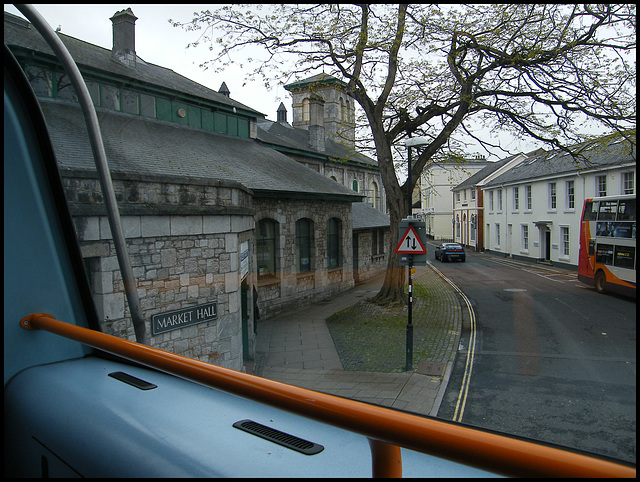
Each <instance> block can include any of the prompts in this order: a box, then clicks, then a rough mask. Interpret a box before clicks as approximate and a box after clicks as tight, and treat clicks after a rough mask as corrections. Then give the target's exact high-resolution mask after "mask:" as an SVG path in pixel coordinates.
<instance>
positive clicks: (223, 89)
mask: <svg viewBox="0 0 640 482" xmlns="http://www.w3.org/2000/svg"><path fill="white" fill-rule="evenodd" d="M218 94H222V95H224V96H225V97H231V91H230V90H229V87H227V84H226V82H223V83H222V85H221V86H220V88H219V89H218Z"/></svg>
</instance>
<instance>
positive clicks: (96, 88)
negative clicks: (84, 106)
mask: <svg viewBox="0 0 640 482" xmlns="http://www.w3.org/2000/svg"><path fill="white" fill-rule="evenodd" d="M85 83H86V84H87V89H89V95H90V96H91V100H92V101H93V105H95V106H99V105H100V84H98V83H97V82H94V81H93V80H87V81H86V82H85Z"/></svg>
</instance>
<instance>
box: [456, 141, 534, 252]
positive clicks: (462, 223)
mask: <svg viewBox="0 0 640 482" xmlns="http://www.w3.org/2000/svg"><path fill="white" fill-rule="evenodd" d="M539 151H540V152H538V151H535V153H531V154H522V153H520V154H516V155H513V156H510V157H507V158H506V159H502V160H500V161H498V162H493V163H491V164H489V165H488V166H486V167H484V168H483V169H481V170H480V171H478V172H476V173H475V174H474V175H473V176H471V177H470V178H468V179H466V180H465V181H463V182H461V183H460V184H458V185H457V186H456V187H455V188H453V217H454V225H453V228H454V241H456V242H457V243H460V244H462V245H464V246H468V247H470V248H473V249H474V250H476V251H482V250H484V205H485V202H484V199H483V195H484V192H483V191H482V187H483V186H484V185H485V184H486V183H488V182H489V181H491V180H492V179H494V178H496V177H498V176H500V175H502V174H503V173H505V172H506V171H507V170H509V169H511V168H512V167H514V166H517V165H518V164H519V163H521V162H522V161H523V160H525V159H527V158H528V157H530V156H531V155H534V154H539V153H541V152H544V151H543V150H539Z"/></svg>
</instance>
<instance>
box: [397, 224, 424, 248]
mask: <svg viewBox="0 0 640 482" xmlns="http://www.w3.org/2000/svg"><path fill="white" fill-rule="evenodd" d="M395 252H396V253H398V254H426V253H427V248H425V247H424V244H422V241H421V240H420V237H419V236H418V233H416V230H415V229H413V226H411V225H409V227H408V228H407V231H406V232H405V233H404V235H403V236H402V237H401V238H400V242H399V243H398V246H396V249H395Z"/></svg>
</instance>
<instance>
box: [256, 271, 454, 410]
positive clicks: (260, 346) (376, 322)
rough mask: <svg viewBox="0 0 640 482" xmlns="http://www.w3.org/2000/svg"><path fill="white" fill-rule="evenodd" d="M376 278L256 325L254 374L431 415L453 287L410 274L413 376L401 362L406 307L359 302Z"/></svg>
mask: <svg viewBox="0 0 640 482" xmlns="http://www.w3.org/2000/svg"><path fill="white" fill-rule="evenodd" d="M382 281H383V277H382V276H379V277H377V278H374V279H372V280H368V281H367V282H365V283H362V284H359V285H357V286H356V287H355V288H353V289H351V290H349V291H348V292H346V293H341V294H340V295H337V296H335V297H333V298H331V299H329V300H325V301H322V302H318V303H313V304H310V305H308V306H307V307H305V308H303V309H300V310H297V311H291V312H288V313H283V314H280V315H278V316H275V317H273V318H270V319H269V320H264V321H261V322H260V323H259V324H258V333H257V340H256V352H257V353H256V360H255V367H254V371H253V372H254V374H256V375H258V376H262V377H264V378H268V379H271V380H276V381H280V382H284V383H289V384H291V385H296V386H299V387H303V388H310V389H313V390H318V391H321V392H325V393H331V394H333V395H338V396H342V397H348V398H352V399H355V400H360V401H363V402H368V403H375V404H379V405H383V406H388V407H393V408H397V409H401V410H406V411H410V412H414V413H419V414H425V415H432V416H435V415H436V414H437V411H438V408H439V404H440V401H441V400H442V396H443V394H444V389H445V388H446V383H447V380H448V373H449V371H448V370H447V367H450V366H451V365H452V363H453V361H454V358H455V355H456V347H457V337H458V334H459V332H460V327H461V323H462V315H461V308H460V304H459V301H458V299H457V296H456V294H455V292H454V290H453V288H452V287H451V286H450V285H449V284H447V283H446V282H445V281H444V280H443V279H442V278H441V277H440V276H439V275H438V274H437V273H436V272H435V271H434V270H433V269H431V268H430V267H429V266H426V267H417V268H416V273H415V275H414V276H413V293H414V299H413V309H412V315H413V316H412V318H413V325H414V358H413V361H414V363H413V366H414V370H413V371H409V372H407V371H404V368H405V362H406V355H405V349H406V325H407V319H408V318H407V307H406V306H404V307H398V308H395V309H386V308H380V307H378V306H376V305H373V304H371V303H369V302H367V301H366V300H367V299H368V298H371V297H372V296H374V295H375V294H376V293H378V291H379V289H380V286H381V285H382Z"/></svg>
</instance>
